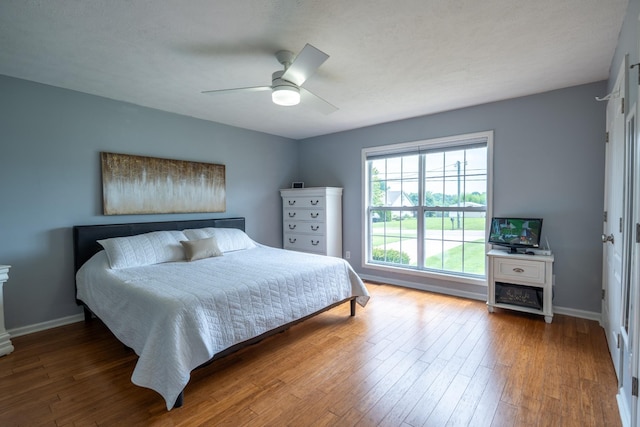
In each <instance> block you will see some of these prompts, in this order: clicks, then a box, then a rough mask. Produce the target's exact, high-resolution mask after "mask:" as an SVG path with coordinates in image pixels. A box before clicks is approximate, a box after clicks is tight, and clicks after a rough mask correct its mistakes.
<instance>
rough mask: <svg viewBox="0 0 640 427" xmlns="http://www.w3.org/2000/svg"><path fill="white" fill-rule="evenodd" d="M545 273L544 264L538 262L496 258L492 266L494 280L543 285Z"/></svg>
mask: <svg viewBox="0 0 640 427" xmlns="http://www.w3.org/2000/svg"><path fill="white" fill-rule="evenodd" d="M545 273H546V271H545V263H544V262H539V261H525V260H517V259H506V258H497V259H496V260H495V262H494V264H493V276H494V278H495V280H506V281H511V282H513V281H514V280H517V281H523V282H526V283H539V284H544V282H545Z"/></svg>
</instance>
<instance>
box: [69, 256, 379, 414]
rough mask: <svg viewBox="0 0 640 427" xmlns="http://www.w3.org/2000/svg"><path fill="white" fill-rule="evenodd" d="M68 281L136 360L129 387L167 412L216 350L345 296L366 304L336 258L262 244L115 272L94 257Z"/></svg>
mask: <svg viewBox="0 0 640 427" xmlns="http://www.w3.org/2000/svg"><path fill="white" fill-rule="evenodd" d="M76 281H77V289H78V291H77V297H78V299H80V300H82V301H83V302H84V303H85V304H86V305H87V306H88V307H89V308H90V309H91V310H92V311H93V312H94V313H95V314H96V315H97V316H98V317H99V318H100V319H101V320H102V321H103V322H104V323H105V324H106V325H107V327H109V329H110V330H111V331H112V332H113V333H114V335H115V336H116V337H117V338H118V339H119V340H120V341H122V343H124V344H125V345H127V346H128V347H131V348H132V349H133V350H134V351H135V352H136V354H137V355H138V356H139V358H138V361H137V363H136V366H135V369H134V371H133V374H132V377H131V381H132V382H133V383H134V384H136V385H139V386H142V387H148V388H151V389H153V390H155V391H157V392H158V393H159V394H160V395H162V397H163V398H164V400H165V402H166V404H167V409H169V410H170V409H171V408H172V407H173V405H174V403H175V401H176V398H177V397H178V395H179V394H180V392H181V391H182V390H183V389H184V387H185V386H186V384H187V383H188V381H189V378H190V373H191V371H192V370H193V369H195V368H196V367H198V366H200V365H201V364H203V363H205V362H207V361H208V360H210V359H211V358H212V357H213V356H214V355H215V354H216V353H219V352H221V351H223V350H225V349H227V348H229V347H231V346H233V345H234V344H237V343H240V342H243V341H246V340H248V339H251V338H253V337H256V336H259V335H261V334H263V333H264V332H267V331H269V330H272V329H274V328H277V327H279V326H282V325H284V324H287V323H289V322H292V321H295V320H298V319H300V318H302V317H305V316H308V315H310V314H312V313H315V312H317V311H319V310H322V309H323V308H325V307H328V306H329V305H331V304H334V303H336V302H339V301H342V300H345V299H347V298H350V297H356V301H357V302H358V303H359V304H360V305H361V306H364V305H365V304H366V303H367V301H368V299H369V293H368V291H367V289H366V287H365V286H364V284H363V283H362V281H361V280H360V278H359V277H358V276H357V274H356V273H355V271H353V269H352V268H351V266H350V265H349V264H348V263H347V262H346V261H344V260H343V259H340V258H334V257H327V256H321V255H314V254H306V253H301V252H293V251H287V250H282V249H276V248H270V247H265V246H258V247H256V248H253V249H246V250H239V251H234V252H226V253H225V254H224V256H219V257H214V258H206V259H202V260H198V261H193V262H187V261H180V262H167V263H163V264H156V265H149V266H142V267H133V268H124V269H120V270H112V269H110V268H109V261H108V259H107V256H106V254H105V252H104V251H101V252H99V253H97V254H96V255H94V256H93V257H92V258H91V259H90V260H89V261H87V262H86V263H85V264H84V265H83V266H82V267H81V268H80V269H79V270H78V273H77V275H76Z"/></svg>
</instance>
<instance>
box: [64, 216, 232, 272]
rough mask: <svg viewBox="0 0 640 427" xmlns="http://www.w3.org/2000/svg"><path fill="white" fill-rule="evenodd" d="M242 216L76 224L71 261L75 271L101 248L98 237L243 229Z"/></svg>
mask: <svg viewBox="0 0 640 427" xmlns="http://www.w3.org/2000/svg"><path fill="white" fill-rule="evenodd" d="M244 222H245V221H244V218H218V219H194V220H185V221H162V222H135V223H126V224H102V225H76V226H75V227H73V262H74V271H75V272H77V271H78V269H79V268H80V267H82V264H84V263H85V262H87V261H88V260H89V258H91V257H92V256H93V255H95V254H97V253H98V252H100V251H101V250H102V246H100V245H99V244H98V242H97V241H98V240H100V239H108V238H110V237H124V236H133V235H136V234H142V233H148V232H151V231H164V230H185V229H187V228H204V227H217V228H239V229H240V230H242V231H244Z"/></svg>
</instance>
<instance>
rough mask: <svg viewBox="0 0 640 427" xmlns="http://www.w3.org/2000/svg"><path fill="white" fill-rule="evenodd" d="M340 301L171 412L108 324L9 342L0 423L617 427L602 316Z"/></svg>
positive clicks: (219, 373)
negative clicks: (135, 378)
mask: <svg viewBox="0 0 640 427" xmlns="http://www.w3.org/2000/svg"><path fill="white" fill-rule="evenodd" d="M368 287H369V290H370V292H371V295H372V299H371V301H370V304H368V305H367V307H366V308H364V309H361V308H359V309H358V313H357V315H356V317H354V318H352V317H350V316H349V307H348V305H345V306H339V307H336V308H334V309H332V310H330V311H328V312H326V313H323V314H321V315H320V316H317V317H315V318H312V319H309V320H307V321H305V322H303V323H301V324H299V325H296V326H293V327H292V328H290V329H289V330H287V331H285V332H283V333H281V334H278V335H276V336H272V337H270V338H268V339H266V340H264V341H262V342H261V343H259V344H256V345H253V346H251V347H248V348H245V349H243V350H241V351H239V352H237V353H235V354H233V355H230V356H228V357H226V358H224V359H221V360H218V361H216V362H214V363H212V364H211V365H209V366H207V367H205V368H203V369H199V370H196V371H194V372H193V373H192V375H191V380H190V382H189V384H188V386H187V388H186V390H185V405H184V406H183V407H182V408H178V409H174V410H172V411H167V410H166V407H165V404H164V401H163V400H162V399H161V397H160V396H159V395H158V394H157V393H156V392H154V391H152V390H148V389H144V388H140V387H137V386H135V385H133V384H132V383H131V381H130V378H131V373H132V371H133V368H134V366H135V363H136V360H137V358H136V356H135V354H134V353H133V352H132V351H131V350H128V349H126V348H125V347H124V346H123V345H122V344H121V343H119V342H118V341H117V340H116V339H115V338H114V337H113V335H112V334H111V332H109V330H108V329H107V328H106V327H105V326H104V325H102V324H101V323H100V322H99V321H94V322H91V323H88V324H85V323H84V322H82V323H76V324H72V325H67V326H63V327H60V328H56V329H52V330H49V331H44V332H39V333H35V334H31V335H26V336H22V337H16V338H13V339H12V341H13V344H14V346H15V348H16V349H15V351H14V352H13V353H11V354H10V355H8V356H4V357H0V378H1V381H0V425H2V426H3V427H4V426H18V425H43V426H47V425H50V426H58V427H59V426H73V425H82V426H91V425H95V426H115V425H127V426H136V425H144V426H146V425H153V426H191V425H216V426H218V425H233V426H243V425H244V426H251V427H253V426H274V425H295V426H311V425H345V426H349V425H361V426H371V425H380V426H412V427H415V426H418V425H450V426H461V425H469V426H488V425H496V426H501V425H518V426H521V425H522V426H527V425H532V426H533V425H535V426H563V427H564V426H572V425H576V426H588V425H594V426H600V425H606V426H613V427H616V426H620V417H619V415H618V412H617V404H616V400H615V395H616V392H617V381H616V379H615V375H614V373H613V367H612V363H611V359H610V356H609V353H608V348H607V343H606V339H605V337H604V332H603V331H602V328H601V327H600V326H599V325H598V323H597V322H592V321H588V320H584V319H575V318H571V317H568V316H562V315H556V316H554V321H553V323H552V324H546V323H545V322H544V320H543V318H542V317H541V316H534V315H528V314H525V313H516V312H511V311H508V310H496V312H495V313H493V314H489V313H488V312H487V309H486V304H485V303H484V302H481V301H472V300H465V299H462V298H455V297H448V296H444V295H437V294H433V293H429V292H422V291H418V290H414V289H406V288H400V287H396V286H389V285H384V284H371V283H369V284H368Z"/></svg>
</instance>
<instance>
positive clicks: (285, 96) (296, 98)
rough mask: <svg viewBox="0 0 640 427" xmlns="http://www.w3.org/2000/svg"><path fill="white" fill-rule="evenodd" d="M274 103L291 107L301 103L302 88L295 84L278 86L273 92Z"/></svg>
mask: <svg viewBox="0 0 640 427" xmlns="http://www.w3.org/2000/svg"><path fill="white" fill-rule="evenodd" d="M271 100H272V101H273V103H274V104H277V105H282V106H285V107H290V106H292V105H298V104H299V103H300V89H298V88H297V87H295V86H289V85H287V86H276V87H274V88H273V91H272V92H271Z"/></svg>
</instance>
